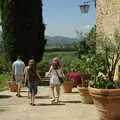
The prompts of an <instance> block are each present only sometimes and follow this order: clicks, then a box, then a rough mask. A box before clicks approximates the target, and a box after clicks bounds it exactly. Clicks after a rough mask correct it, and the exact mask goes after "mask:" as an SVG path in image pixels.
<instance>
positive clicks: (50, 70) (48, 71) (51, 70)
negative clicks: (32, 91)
mask: <svg viewBox="0 0 120 120" xmlns="http://www.w3.org/2000/svg"><path fill="white" fill-rule="evenodd" d="M52 69H53V67H52V65H51V66H50V69H49V71H48V73H47V75H46V76H48V75H49V74H50V73H51V71H52Z"/></svg>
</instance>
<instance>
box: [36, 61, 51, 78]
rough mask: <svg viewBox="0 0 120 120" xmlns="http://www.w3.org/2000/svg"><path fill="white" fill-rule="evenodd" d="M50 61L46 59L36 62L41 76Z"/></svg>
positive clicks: (47, 68)
mask: <svg viewBox="0 0 120 120" xmlns="http://www.w3.org/2000/svg"><path fill="white" fill-rule="evenodd" d="M49 67H50V62H49V61H48V60H42V61H40V62H38V63H37V68H38V69H39V70H40V74H41V76H42V77H43V76H44V75H45V72H47V71H48V70H49Z"/></svg>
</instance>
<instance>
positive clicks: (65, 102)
mask: <svg viewBox="0 0 120 120" xmlns="http://www.w3.org/2000/svg"><path fill="white" fill-rule="evenodd" d="M15 94H16V93H14V92H9V91H4V92H0V120H98V115H97V111H96V108H95V106H94V104H82V103H81V101H80V95H79V93H78V91H77V89H76V88H74V89H73V92H72V93H63V91H62V89H61V97H60V101H61V103H60V104H58V105H57V104H56V105H52V104H51V103H50V97H49V96H50V91H49V88H48V87H43V86H42V87H39V92H38V95H37V98H36V106H30V105H29V99H28V98H27V92H26V88H23V89H22V92H21V95H22V97H20V98H18V97H16V96H15Z"/></svg>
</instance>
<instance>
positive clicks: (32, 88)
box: [28, 83, 37, 95]
mask: <svg viewBox="0 0 120 120" xmlns="http://www.w3.org/2000/svg"><path fill="white" fill-rule="evenodd" d="M28 88H29V92H30V93H31V94H34V95H35V94H37V85H36V84H35V83H28Z"/></svg>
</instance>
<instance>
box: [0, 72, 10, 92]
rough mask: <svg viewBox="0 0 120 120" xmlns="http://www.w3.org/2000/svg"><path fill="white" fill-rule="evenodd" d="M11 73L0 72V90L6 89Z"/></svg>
mask: <svg viewBox="0 0 120 120" xmlns="http://www.w3.org/2000/svg"><path fill="white" fill-rule="evenodd" d="M10 78H11V75H10V74H9V73H3V74H0V91H3V90H7V89H8V83H7V82H8V80H10Z"/></svg>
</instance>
